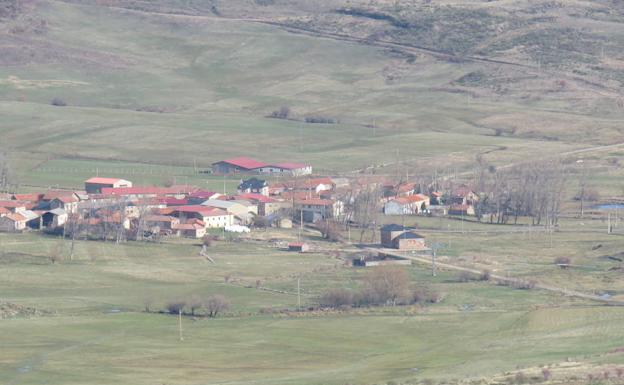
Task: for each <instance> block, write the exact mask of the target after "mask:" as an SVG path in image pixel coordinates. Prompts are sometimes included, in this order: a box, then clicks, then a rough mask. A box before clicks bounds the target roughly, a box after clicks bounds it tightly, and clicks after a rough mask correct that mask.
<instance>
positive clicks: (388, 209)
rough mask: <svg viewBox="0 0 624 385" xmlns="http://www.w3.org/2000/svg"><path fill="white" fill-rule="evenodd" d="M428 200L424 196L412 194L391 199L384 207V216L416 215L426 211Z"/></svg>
mask: <svg viewBox="0 0 624 385" xmlns="http://www.w3.org/2000/svg"><path fill="white" fill-rule="evenodd" d="M429 203H430V199H429V197H428V196H426V195H422V194H414V195H409V196H404V197H400V198H396V199H392V200H390V201H388V202H386V204H385V205H384V214H386V215H416V214H421V213H423V212H425V211H426V210H427V207H428V206H429Z"/></svg>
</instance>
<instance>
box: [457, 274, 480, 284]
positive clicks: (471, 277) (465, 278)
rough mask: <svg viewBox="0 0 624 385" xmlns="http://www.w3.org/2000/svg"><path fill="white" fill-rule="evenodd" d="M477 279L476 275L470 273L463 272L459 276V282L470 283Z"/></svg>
mask: <svg viewBox="0 0 624 385" xmlns="http://www.w3.org/2000/svg"><path fill="white" fill-rule="evenodd" d="M475 279H476V277H475V275H474V274H472V273H471V272H469V271H461V272H460V273H459V275H458V276H457V280H458V281H459V282H470V281H474V280H475Z"/></svg>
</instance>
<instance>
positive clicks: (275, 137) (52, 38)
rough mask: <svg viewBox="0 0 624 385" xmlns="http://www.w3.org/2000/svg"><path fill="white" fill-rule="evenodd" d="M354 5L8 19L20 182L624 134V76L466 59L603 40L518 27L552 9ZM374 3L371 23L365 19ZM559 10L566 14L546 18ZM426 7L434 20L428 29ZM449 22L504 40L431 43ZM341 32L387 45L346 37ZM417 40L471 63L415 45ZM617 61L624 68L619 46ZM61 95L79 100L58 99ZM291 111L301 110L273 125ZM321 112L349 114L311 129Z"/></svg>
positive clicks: (508, 155)
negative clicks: (117, 167) (59, 164)
mask: <svg viewBox="0 0 624 385" xmlns="http://www.w3.org/2000/svg"><path fill="white" fill-rule="evenodd" d="M262 4H264V5H262ZM350 4H351V8H348V9H347V8H345V4H342V3H340V2H330V1H325V2H321V3H320V5H319V6H318V7H316V8H315V9H313V10H312V9H309V8H310V7H306V6H303V5H302V3H300V2H294V1H293V2H286V1H284V2H281V1H280V2H277V1H276V2H266V3H264V2H257V3H254V4H251V2H245V1H232V2H164V1H161V2H150V3H138V2H116V1H111V2H108V3H101V2H99V3H95V2H89V1H84V2H60V1H55V2H27V3H25V4H24V6H23V7H22V10H21V12H22V13H20V14H18V15H17V16H16V17H15V18H4V19H3V21H2V22H1V23H0V51H1V52H2V55H0V57H1V59H0V111H1V112H2V115H3V119H2V121H1V122H0V133H2V135H3V139H4V140H3V143H2V146H3V147H5V148H6V149H7V150H8V151H10V152H11V153H12V154H13V158H14V159H15V167H16V168H18V169H19V171H20V174H21V175H22V179H24V181H25V182H29V183H27V184H36V183H34V181H33V177H32V172H33V170H34V168H36V167H37V166H42V165H45V161H48V160H50V159H56V158H65V159H68V158H69V159H95V160H105V161H106V160H111V161H128V162H149V163H155V164H160V165H169V166H171V165H172V164H173V165H176V166H185V167H189V166H193V165H195V164H198V165H200V166H202V167H205V166H207V165H209V164H210V163H211V162H212V161H214V160H217V159H221V158H223V157H227V156H235V155H241V154H244V155H250V156H256V157H260V158H263V159H267V160H281V159H298V160H302V161H308V162H311V163H312V164H313V165H314V166H315V167H317V169H319V170H324V171H327V172H342V171H348V170H352V169H358V168H362V167H364V166H366V165H370V164H387V163H393V162H396V161H397V159H401V160H402V163H403V166H402V167H403V168H405V169H407V168H408V167H409V168H412V169H413V170H412V173H414V172H425V171H426V172H430V170H431V168H432V167H440V168H445V167H451V168H453V167H463V166H465V165H466V164H468V162H470V161H472V160H473V159H474V156H475V155H476V154H477V153H487V154H488V155H486V156H487V158H488V159H489V160H490V161H492V162H493V163H507V162H510V161H513V160H517V159H522V158H524V157H526V156H530V155H531V154H539V153H542V152H544V151H547V152H548V153H557V152H564V151H569V150H571V149H575V148H579V147H584V146H590V145H595V144H607V143H614V142H618V141H619V140H620V138H621V131H620V130H621V124H620V122H621V118H622V113H621V109H620V108H619V107H618V103H619V99H618V98H619V96H618V87H619V85H618V84H619V83H617V82H616V81H615V80H613V81H607V80H605V78H603V77H600V78H596V76H597V75H596V74H598V73H599V72H600V71H598V70H597V69H595V70H593V72H591V73H588V74H587V75H586V76H585V75H582V74H579V73H576V72H574V71H568V70H565V71H564V70H561V72H557V73H556V74H554V73H552V72H550V71H559V69H558V67H556V66H550V67H549V64H548V63H546V60H544V66H543V67H542V70H538V69H537V68H536V67H535V63H531V65H528V66H520V67H519V66H510V65H507V64H497V63H488V62H483V61H478V60H477V61H475V60H471V59H469V57H471V56H475V55H477V56H478V55H481V56H488V57H491V58H495V59H505V60H512V59H513V60H516V59H517V60H516V61H519V60H520V59H518V58H519V57H520V56H518V57H514V58H509V57H507V56H504V55H503V56H501V55H502V54H500V52H503V51H504V52H506V53H505V55H507V54H508V53H509V52H515V51H518V55H521V52H520V51H522V50H524V49H525V48H526V44H525V43H523V40H522V39H525V40H526V38H523V37H522V36H524V35H518V33H520V32H519V31H525V30H526V31H527V33H528V31H529V30H531V31H533V32H532V33H537V34H539V36H540V38H541V37H543V38H544V39H554V40H553V41H556V42H560V43H561V44H562V45H564V44H565V47H563V48H561V49H562V50H564V51H565V50H568V49H569V50H572V51H574V52H576V51H575V50H576V48H577V46H582V47H586V46H588V45H591V46H595V44H593V43H592V42H589V43H588V42H587V41H584V40H582V39H580V38H578V37H576V35H574V34H568V33H564V34H563V35H565V36H569V39H571V40H570V41H569V42H567V43H566V42H561V41H560V39H559V37H557V36H558V35H557V36H551V34H549V33H548V32H547V31H548V29H546V30H545V29H537V28H533V26H532V24H531V25H530V26H527V25H525V24H526V23H520V24H519V25H517V26H516V25H515V24H514V23H512V21H513V20H516V19H517V17H519V16H518V15H519V14H522V15H524V14H525V13H526V14H530V12H529V11H530V10H532V9H534V10H535V12H537V14H538V16H539V15H540V14H541V13H540V12H541V11H540V12H538V11H537V10H538V9H539V7H538V5H535V4H533V3H531V4H533V5H531V7H532V8H531V7H529V4H528V3H527V4H524V3H522V4H524V5H519V4H516V3H513V4H511V3H509V4H507V3H505V6H503V7H502V8H501V7H497V8H493V7H491V6H488V5H487V4H486V3H480V2H465V3H461V4H448V5H445V4H438V5H435V6H432V7H433V8H432V10H431V11H427V12H429V13H426V12H425V10H426V9H429V8H427V7H425V6H423V5H415V6H408V5H407V4H402V3H401V2H399V6H397V7H395V6H390V5H389V4H386V3H384V2H378V3H373V5H364V4H357V3H353V2H352V3H350ZM367 4H368V3H367ZM488 4H489V3H488ZM213 5H214V6H215V7H216V9H217V12H215V8H214V7H213ZM497 5H500V4H498V3H497ZM527 7H529V8H527ZM364 8H365V9H366V12H368V13H365V14H364V16H362V15H360V14H359V13H357V12H360V11H362V10H363V9H364ZM507 8H509V9H507ZM516 8H518V9H516ZM501 9H502V11H501ZM340 10H342V11H340ZM354 10H356V11H357V12H356V13H357V14H354V12H355V11H354ZM362 12H363V11H362ZM462 12H463V13H462ZM553 12H562V10H561V8H557V7H555V9H554V10H551V9H550V8H548V9H547V10H545V11H543V12H542V13H547V14H549V15H550V14H551V13H553ZM360 13H361V12H360ZM378 14H383V15H385V16H383V17H381V16H378ZM371 15H372V16H371ZM375 15H377V16H375ZM423 15H428V16H427V18H429V19H431V20H433V21H432V22H431V23H429V24H427V23H425V22H422V20H421V18H423V17H425V16H423ZM538 16H534V17H535V18H537V17H538ZM380 17H381V18H380ZM523 17H525V18H529V16H523ZM475 18H476V19H479V18H485V19H486V21H484V22H483V24H484V28H486V29H487V31H490V30H491V29H492V28H494V29H496V28H498V27H497V26H498V25H499V24H500V23H503V25H505V26H507V27H509V28H512V27H513V28H516V29H517V30H514V31H516V32H517V33H516V32H514V33H511V32H509V35H510V36H511V35H513V36H516V35H518V36H516V37H514V38H513V39H511V40H509V39H502V38H503V37H504V36H506V35H504V36H502V35H500V33H498V32H497V33H496V34H495V35H496V36H494V37H493V36H491V35H492V33H491V31H490V32H488V33H487V34H485V35H483V36H482V34H480V32H479V30H478V28H473V27H470V28H468V29H467V30H462V29H457V28H455V27H454V26H455V25H456V24H457V23H458V20H472V19H475ZM395 19H397V20H399V19H400V20H405V22H406V23H408V24H407V25H409V26H410V28H400V30H402V31H404V32H405V33H407V34H408V35H409V36H408V35H406V36H403V35H396V34H395V32H396V31H394V30H395V29H397V27H396V26H395V25H393V24H396V23H397V22H396V21H394V22H393V21H392V20H395ZM429 19H427V20H429ZM490 19H492V20H490ZM551 19H552V18H551ZM551 19H548V20H546V19H544V20H543V21H539V23H542V24H547V23H555V24H556V25H559V24H561V23H563V21H564V20H567V19H566V18H563V17H561V18H555V19H554V20H551ZM549 20H550V21H549ZM583 20H585V19H583ZM581 21H582V20H581ZM275 23H277V24H275ZM302 23H303V24H302ZM332 23H333V24H332ZM453 23H455V24H453ZM536 23H537V22H536ZM566 23H567V21H566ZM595 23H598V24H596V28H606V27H609V28H608V29H604V33H605V35H604V36H605V39H606V36H608V37H609V42H611V43H610V44H616V43H617V41H619V40H617V39H615V40H613V39H611V37H612V36H616V35H617V33H618V31H619V24H617V23H615V22H613V21H604V20H602V19H600V20H598V21H596V22H595ZM304 24H305V25H304ZM399 24H400V23H399ZM460 24H461V23H460ZM508 24H509V25H508ZM511 24H513V25H511ZM542 24H540V25H542ZM575 25H576V24H575ZM578 25H579V26H581V25H585V24H583V23H581V22H580V21H579V24H578ZM592 25H594V24H592ZM413 26H420V27H418V28H416V27H414V28H412V27H413ZM428 26H431V28H429V27H428ZM599 26H600V27H599ZM284 27H288V28H290V29H288V28H287V29H284ZM293 28H295V29H293ZM296 28H307V29H309V30H310V31H313V32H310V31H307V32H305V33H297V32H304V31H302V30H301V29H296ZM523 28H524V29H523ZM549 28H551V27H549ZM552 28H555V27H552ZM557 28H559V27H557ZM355 29H357V30H355ZM434 30H435V31H438V30H439V31H440V32H439V35H440V36H442V35H444V36H451V35H452V34H451V32H453V33H455V34H457V35H458V36H460V37H464V38H466V39H472V40H474V42H475V44H476V42H479V43H480V44H481V45H483V44H485V42H489V43H488V44H487V46H484V47H481V48H478V49H477V48H476V47H473V45H474V44H473V45H469V48H466V49H451V48H445V47H444V44H443V43H442V42H440V41H437V40H436V39H438V38H440V36H438V35H435V36H428V37H427V36H420V35H419V33H429V32H431V31H434ZM314 31H316V32H314ZM392 31H394V32H392ZM419 31H420V32H419ZM428 31H429V32H428ZM544 31H546V32H544ZM317 32H318V33H320V34H323V35H318V33H317ZM337 32H340V33H341V34H346V35H348V36H353V37H358V36H361V37H365V38H367V39H368V41H369V42H372V44H361V43H358V42H350V41H345V40H344V39H341V38H337V37H335V36H332V35H331V34H332V33H337ZM542 32H544V34H543V33H542ZM379 34H381V35H379ZM408 38H409V39H416V40H418V41H419V44H418V45H419V46H423V47H425V48H428V49H432V48H436V50H438V51H440V52H450V53H452V54H453V55H457V56H456V57H448V56H439V55H437V54H436V53H427V52H426V51H414V50H412V49H411V48H410V47H409V45H410V44H412V43H410V41H409V39H408ZM375 39H377V40H379V41H392V42H397V43H400V44H406V46H384V45H383V44H381V45H380V44H377V43H375ZM406 39H407V40H406ZM449 39H450V37H449ZM518 39H519V40H518ZM490 40H492V41H491V42H490ZM494 40H496V41H494ZM530 40H531V41H537V40H539V39H533V38H530ZM510 44H511V45H510ZM545 44H550V43H545ZM558 44H559V43H558ZM493 47H498V48H496V49H495V48H493ZM526 49H528V48H526ZM566 52H567V51H566ZM570 55H572V54H570ZM463 56H465V57H466V59H462V57H463ZM607 59H608V60H609V62H610V63H611V64H613V65H615V66H616V67H617V65H619V64H617V63H619V62H618V61H617V60H618V59H617V58H615V57H614V56H613V55H611V56H607V57H606V58H605V59H604V60H605V62H606V61H607ZM523 60H524V59H523ZM562 60H563V59H562ZM566 60H567V59H566ZM573 62H574V63H579V61H578V60H573ZM605 71H606V70H605ZM55 98H56V99H57V101H58V100H60V101H62V102H63V104H67V106H64V107H60V106H52V105H51V101H52V100H54V99H55ZM283 105H287V106H289V107H290V108H291V110H292V112H293V115H292V117H293V120H277V119H269V118H267V117H266V116H267V115H269V114H270V113H271V112H272V111H274V110H276V109H278V108H279V107H280V106H283ZM306 116H323V117H329V118H332V119H335V120H337V121H338V122H339V123H337V124H306V123H303V122H302V121H301V120H303V119H304V118H305V117H306ZM590 132H591V133H592V134H591V135H589V133H590ZM501 134H502V135H501ZM496 135H499V136H496ZM24 154H28V159H27V160H28V162H25V161H24V159H23V158H24ZM449 154H451V156H449ZM391 172H394V169H392V171H391ZM164 178H165V177H163V179H164ZM48 179H49V178H48ZM55 182H56V184H61V185H63V184H66V182H67V179H66V178H65V177H64V176H62V175H60V174H59V177H58V179H56V180H52V181H50V183H45V184H54V183H55ZM42 184H43V183H42Z"/></svg>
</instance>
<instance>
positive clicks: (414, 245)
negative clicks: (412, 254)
mask: <svg viewBox="0 0 624 385" xmlns="http://www.w3.org/2000/svg"><path fill="white" fill-rule="evenodd" d="M392 247H393V248H395V249H398V250H425V249H426V248H427V246H426V245H425V238H424V237H423V236H422V235H420V234H416V233H414V232H412V231H406V232H404V233H403V234H401V235H399V236H397V237H395V238H394V239H393V240H392Z"/></svg>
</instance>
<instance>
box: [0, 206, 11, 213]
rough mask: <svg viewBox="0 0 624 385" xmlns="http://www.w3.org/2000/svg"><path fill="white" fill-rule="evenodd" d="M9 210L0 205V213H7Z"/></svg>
mask: <svg viewBox="0 0 624 385" xmlns="http://www.w3.org/2000/svg"><path fill="white" fill-rule="evenodd" d="M9 213H10V211H9V210H7V209H5V208H4V207H0V214H9Z"/></svg>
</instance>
